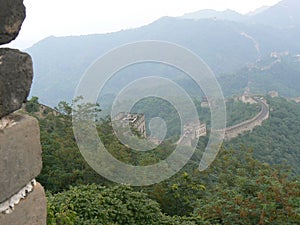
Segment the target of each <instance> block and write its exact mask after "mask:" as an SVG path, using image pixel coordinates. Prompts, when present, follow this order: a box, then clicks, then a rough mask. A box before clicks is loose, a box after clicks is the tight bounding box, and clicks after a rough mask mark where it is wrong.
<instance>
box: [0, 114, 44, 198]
mask: <svg viewBox="0 0 300 225" xmlns="http://www.w3.org/2000/svg"><path fill="white" fill-rule="evenodd" d="M41 153H42V150H41V144H40V129H39V125H38V122H37V120H36V119H35V118H33V117H30V116H28V115H21V114H17V113H14V114H11V115H9V116H7V117H4V118H2V119H1V120H0V159H1V161H0V171H1V173H0V187H1V191H0V202H4V201H5V200H7V199H8V198H10V197H11V196H12V195H14V194H16V193H17V192H18V191H19V190H20V189H21V188H23V187H24V186H25V185H27V184H28V183H29V182H30V181H31V180H32V179H34V178H35V177H36V176H37V175H39V173H40V171H41V168H42V156H41Z"/></svg>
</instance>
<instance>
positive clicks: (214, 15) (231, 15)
mask: <svg viewBox="0 0 300 225" xmlns="http://www.w3.org/2000/svg"><path fill="white" fill-rule="evenodd" d="M182 18H184V19H194V20H199V19H216V20H217V19H218V20H229V21H243V20H245V16H243V15H242V14H239V13H237V12H235V11H233V10H230V9H227V10H225V11H222V12H220V11H216V10H213V9H205V10H200V11H197V12H192V13H187V14H184V15H183V16H182Z"/></svg>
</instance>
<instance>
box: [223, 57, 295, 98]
mask: <svg viewBox="0 0 300 225" xmlns="http://www.w3.org/2000/svg"><path fill="white" fill-rule="evenodd" d="M219 81H220V83H221V86H222V88H223V90H224V92H225V94H226V95H229V96H230V95H238V94H242V93H243V92H244V90H245V87H247V86H248V87H249V88H250V91H251V93H253V94H267V93H268V92H270V91H277V92H278V93H279V95H281V96H285V97H296V96H300V85H299V84H300V55H291V54H288V53H287V52H283V53H275V52H274V53H272V54H271V56H270V57H268V58H266V59H264V60H261V61H259V62H257V63H255V64H254V65H251V66H247V67H245V68H243V69H241V70H240V71H238V72H236V73H233V74H226V75H222V76H221V77H220V78H219Z"/></svg>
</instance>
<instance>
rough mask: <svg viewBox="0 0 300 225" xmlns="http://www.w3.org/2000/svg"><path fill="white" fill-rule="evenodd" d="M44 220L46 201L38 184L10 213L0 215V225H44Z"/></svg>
mask: <svg viewBox="0 0 300 225" xmlns="http://www.w3.org/2000/svg"><path fill="white" fill-rule="evenodd" d="M46 220H47V200H46V197H45V192H44V189H43V187H42V186H41V185H40V184H39V183H37V184H36V185H35V186H34V188H33V191H32V192H30V193H29V194H28V196H27V197H26V198H24V199H21V200H20V202H19V203H18V205H16V206H15V209H14V210H13V211H12V212H11V213H9V214H4V213H0V225H46Z"/></svg>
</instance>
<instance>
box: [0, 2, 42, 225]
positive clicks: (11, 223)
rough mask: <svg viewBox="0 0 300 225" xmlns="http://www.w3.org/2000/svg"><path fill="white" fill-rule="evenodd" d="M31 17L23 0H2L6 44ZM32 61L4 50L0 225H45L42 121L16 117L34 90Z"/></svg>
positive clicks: (0, 32) (0, 67)
mask: <svg viewBox="0 0 300 225" xmlns="http://www.w3.org/2000/svg"><path fill="white" fill-rule="evenodd" d="M24 18H25V7H24V5H23V0H0V44H4V43H8V42H10V41H11V40H13V39H15V38H16V36H17V35H18V33H19V31H20V28H21V25H22V23H23V20H24ZM32 77H33V69H32V60H31V57H30V56H29V55H28V54H26V53H23V52H20V51H18V50H14V49H8V48H0V171H1V173H0V225H19V224H20V225H21V224H22V225H35V224H36V225H43V224H46V219H47V203H46V196H45V192H44V189H43V188H42V186H41V185H40V184H38V183H36V181H35V177H36V176H38V175H39V173H40V171H41V168H42V156H41V153H42V150H41V144H40V130H39V125H38V122H37V120H36V119H35V118H32V117H30V116H28V115H25V114H20V113H15V112H14V111H15V110H18V109H20V108H21V107H22V103H23V102H25V101H26V98H27V96H28V94H29V91H30V86H31V82H32Z"/></svg>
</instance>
